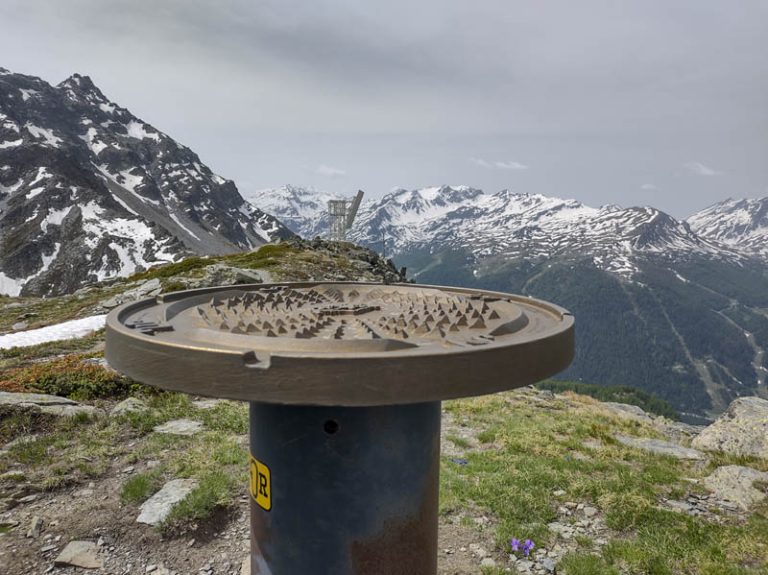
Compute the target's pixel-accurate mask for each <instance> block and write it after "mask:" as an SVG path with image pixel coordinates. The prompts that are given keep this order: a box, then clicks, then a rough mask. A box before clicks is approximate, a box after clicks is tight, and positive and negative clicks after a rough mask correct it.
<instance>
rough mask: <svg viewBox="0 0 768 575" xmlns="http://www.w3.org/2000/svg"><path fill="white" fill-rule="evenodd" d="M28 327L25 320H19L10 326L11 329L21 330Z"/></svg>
mask: <svg viewBox="0 0 768 575" xmlns="http://www.w3.org/2000/svg"><path fill="white" fill-rule="evenodd" d="M28 327H29V324H28V323H27V322H25V321H20V322H17V323H15V324H13V325H12V326H11V329H12V330H13V331H21V330H23V329H27V328H28Z"/></svg>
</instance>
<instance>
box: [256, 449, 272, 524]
mask: <svg viewBox="0 0 768 575" xmlns="http://www.w3.org/2000/svg"><path fill="white" fill-rule="evenodd" d="M251 497H253V498H254V499H255V500H256V504H257V505H258V506H259V507H261V508H262V509H264V510H265V511H270V510H271V509H272V474H271V473H270V472H269V467H267V466H266V465H264V464H263V463H262V462H261V461H259V460H258V459H256V458H255V457H254V456H253V455H251Z"/></svg>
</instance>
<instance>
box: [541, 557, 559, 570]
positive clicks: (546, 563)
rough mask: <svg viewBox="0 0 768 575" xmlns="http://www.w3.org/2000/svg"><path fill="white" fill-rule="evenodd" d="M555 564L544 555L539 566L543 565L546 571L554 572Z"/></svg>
mask: <svg viewBox="0 0 768 575" xmlns="http://www.w3.org/2000/svg"><path fill="white" fill-rule="evenodd" d="M556 565H557V564H556V563H555V560H554V559H552V558H551V557H545V558H544V559H543V560H542V561H541V566H542V567H544V569H545V570H546V572H547V573H554V572H555V567H556Z"/></svg>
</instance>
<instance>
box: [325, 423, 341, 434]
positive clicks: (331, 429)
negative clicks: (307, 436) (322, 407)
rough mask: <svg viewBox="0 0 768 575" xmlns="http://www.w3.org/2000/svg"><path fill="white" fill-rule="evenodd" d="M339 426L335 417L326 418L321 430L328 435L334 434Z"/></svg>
mask: <svg viewBox="0 0 768 575" xmlns="http://www.w3.org/2000/svg"><path fill="white" fill-rule="evenodd" d="M339 427H340V426H339V422H338V421H336V420H335V419H327V420H326V421H325V423H323V431H325V433H327V434H328V435H334V434H335V433H336V432H338V431H339Z"/></svg>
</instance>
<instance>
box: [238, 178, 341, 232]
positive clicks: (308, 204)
mask: <svg viewBox="0 0 768 575" xmlns="http://www.w3.org/2000/svg"><path fill="white" fill-rule="evenodd" d="M243 195H244V196H245V198H246V199H247V200H248V201H249V202H251V203H252V204H253V205H254V206H259V207H260V208H261V209H263V210H264V211H266V212H268V213H270V214H274V215H275V216H276V217H278V218H280V221H281V222H283V223H284V224H285V225H286V226H288V227H289V228H290V229H291V230H292V231H294V232H295V233H297V234H299V235H300V236H302V237H304V238H314V237H316V236H325V235H327V233H328V201H329V200H338V199H341V196H339V195H336V194H332V193H329V192H323V191H320V190H315V189H312V188H300V187H297V186H291V185H285V186H281V187H279V188H267V189H264V190H257V191H256V192H251V193H249V194H245V193H244V194H243ZM278 214H279V215H278Z"/></svg>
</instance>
